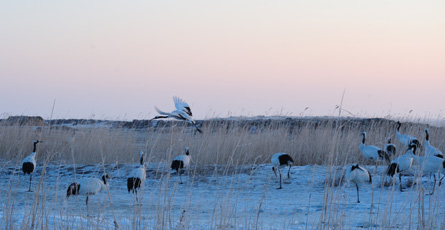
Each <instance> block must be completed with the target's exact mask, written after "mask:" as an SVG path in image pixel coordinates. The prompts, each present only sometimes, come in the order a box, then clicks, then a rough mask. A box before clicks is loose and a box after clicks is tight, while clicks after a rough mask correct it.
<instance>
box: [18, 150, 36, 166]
mask: <svg viewBox="0 0 445 230" xmlns="http://www.w3.org/2000/svg"><path fill="white" fill-rule="evenodd" d="M24 163H31V164H33V165H34V169H35V168H36V165H37V161H36V152H32V153H31V154H30V155H29V156H27V157H25V159H23V161H22V165H23V164H24Z"/></svg>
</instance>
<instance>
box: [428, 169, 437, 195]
mask: <svg viewBox="0 0 445 230" xmlns="http://www.w3.org/2000/svg"><path fill="white" fill-rule="evenodd" d="M433 177H434V184H433V191H432V192H431V193H429V194H428V195H430V196H431V195H433V194H434V189H435V188H436V181H437V180H436V174H435V173H434V174H433Z"/></svg>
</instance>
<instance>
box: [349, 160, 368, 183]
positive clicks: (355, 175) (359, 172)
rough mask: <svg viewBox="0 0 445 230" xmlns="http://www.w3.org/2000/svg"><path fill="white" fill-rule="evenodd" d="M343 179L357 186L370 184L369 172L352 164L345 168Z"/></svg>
mask: <svg viewBox="0 0 445 230" xmlns="http://www.w3.org/2000/svg"><path fill="white" fill-rule="evenodd" d="M345 178H346V180H348V181H349V182H351V183H354V184H358V185H360V184H364V183H365V182H371V180H372V179H371V174H370V173H369V171H368V170H367V169H365V168H363V167H362V166H359V165H358V164H353V165H351V166H349V167H348V168H347V170H346V174H345Z"/></svg>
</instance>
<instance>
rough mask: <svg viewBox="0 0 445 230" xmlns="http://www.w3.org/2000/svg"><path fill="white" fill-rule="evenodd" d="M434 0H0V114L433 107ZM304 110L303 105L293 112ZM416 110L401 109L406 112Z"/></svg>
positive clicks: (440, 72) (438, 51)
mask: <svg viewBox="0 0 445 230" xmlns="http://www.w3.org/2000/svg"><path fill="white" fill-rule="evenodd" d="M444 9H445V1H439V0H437V1H402V0H399V1H352V0H351V1H279V2H276V1H218V2H216V1H204V0H203V1H110V0H107V1H82V0H81V1H69V2H68V1H38V2H37V1H24V2H23V1H2V2H1V3H0V31H1V37H0V77H1V84H0V97H1V98H2V99H1V100H0V113H1V114H3V116H7V115H39V116H42V117H44V118H49V117H50V114H51V108H52V104H53V101H54V100H56V106H55V110H54V118H90V117H94V118H97V119H130V120H131V119H148V118H151V117H152V116H154V115H155V114H156V112H155V110H154V106H155V105H156V106H158V107H159V108H161V109H163V110H166V111H170V110H172V109H173V108H174V106H173V101H172V96H174V95H177V96H179V97H182V98H183V99H184V100H186V101H187V102H188V103H189V104H190V105H191V106H192V110H193V112H194V115H195V117H196V118H198V119H201V118H210V117H226V116H228V115H244V116H254V115H276V114H281V115H293V116H297V115H300V114H302V113H303V112H304V115H311V116H317V115H337V114H338V112H337V111H336V110H335V107H336V105H339V104H340V100H341V96H342V93H343V91H344V90H345V91H346V93H345V99H344V102H343V106H344V108H345V109H346V110H348V111H350V112H352V113H353V114H355V115H359V116H386V115H392V116H407V115H409V116H412V115H414V114H415V115H416V116H433V117H442V114H444V109H445V103H443V100H444V99H445V90H444V87H445V42H444V41H445V11H444ZM306 107H309V109H308V110H306V111H304V110H305V108H306ZM410 110H413V112H412V113H409V111H410Z"/></svg>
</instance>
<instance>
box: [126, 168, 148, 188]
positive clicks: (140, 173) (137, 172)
mask: <svg viewBox="0 0 445 230" xmlns="http://www.w3.org/2000/svg"><path fill="white" fill-rule="evenodd" d="M128 177H134V178H139V179H141V183H142V184H143V183H144V181H145V178H146V173H145V168H144V166H139V167H137V168H135V169H133V170H132V171H131V172H130V174H129V175H128Z"/></svg>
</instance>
